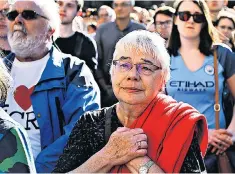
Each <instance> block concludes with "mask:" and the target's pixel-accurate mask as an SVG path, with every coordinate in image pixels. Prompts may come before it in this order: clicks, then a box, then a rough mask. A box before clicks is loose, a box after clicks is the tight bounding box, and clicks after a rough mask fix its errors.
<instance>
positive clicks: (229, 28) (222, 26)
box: [219, 25, 234, 31]
mask: <svg viewBox="0 0 235 174" xmlns="http://www.w3.org/2000/svg"><path fill="white" fill-rule="evenodd" d="M219 27H220V28H221V29H223V30H225V29H227V30H229V31H233V30H234V28H233V27H228V26H225V25H221V26H219Z"/></svg>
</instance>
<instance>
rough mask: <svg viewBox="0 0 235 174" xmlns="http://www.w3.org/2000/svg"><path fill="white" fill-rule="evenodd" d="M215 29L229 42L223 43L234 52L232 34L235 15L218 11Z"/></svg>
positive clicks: (234, 27)
mask: <svg viewBox="0 0 235 174" xmlns="http://www.w3.org/2000/svg"><path fill="white" fill-rule="evenodd" d="M216 28H217V29H218V30H219V31H220V32H221V33H222V34H223V35H224V36H225V37H227V38H228V39H229V40H228V41H227V42H224V43H225V44H227V45H228V46H229V47H230V48H231V49H232V51H233V52H235V46H234V37H233V32H234V29H235V15H232V14H231V13H229V12H227V11H220V13H219V15H218V19H217V21H216Z"/></svg>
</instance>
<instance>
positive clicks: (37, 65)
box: [4, 54, 49, 159]
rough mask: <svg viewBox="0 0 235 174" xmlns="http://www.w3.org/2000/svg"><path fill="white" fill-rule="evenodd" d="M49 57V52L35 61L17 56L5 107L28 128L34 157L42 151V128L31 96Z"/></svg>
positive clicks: (12, 116) (16, 119)
mask: <svg viewBox="0 0 235 174" xmlns="http://www.w3.org/2000/svg"><path fill="white" fill-rule="evenodd" d="M48 59H49V54H48V55H46V56H45V57H44V58H42V59H40V60H36V61H33V62H20V61H19V60H18V59H17V58H15V60H14V62H13V65H12V70H11V76H12V78H13V88H12V89H11V91H10V92H9V94H8V96H7V100H6V105H5V108H4V109H5V110H6V112H7V113H8V114H9V115H10V116H11V118H13V119H14V120H15V121H17V122H18V123H20V124H21V125H22V126H23V127H24V128H25V129H26V131H27V133H28V135H29V139H30V142H31V146H32V150H33V156H34V159H36V157H37V155H38V154H39V153H40V152H41V142H40V129H39V126H38V123H37V119H36V117H35V114H34V111H33V107H32V103H31V99H30V96H31V94H32V92H33V90H34V87H35V85H36V84H37V83H38V81H39V80H40V78H41V75H42V72H43V70H44V69H45V66H46V64H47V61H48Z"/></svg>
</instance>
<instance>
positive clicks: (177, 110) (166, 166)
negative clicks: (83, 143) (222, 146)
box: [110, 94, 208, 173]
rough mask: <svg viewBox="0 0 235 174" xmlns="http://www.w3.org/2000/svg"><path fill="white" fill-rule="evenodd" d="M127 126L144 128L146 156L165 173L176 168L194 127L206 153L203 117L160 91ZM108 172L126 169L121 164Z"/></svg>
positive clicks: (190, 107)
mask: <svg viewBox="0 0 235 174" xmlns="http://www.w3.org/2000/svg"><path fill="white" fill-rule="evenodd" d="M130 128H142V129H143V130H144V133H145V134H146V135H147V137H148V156H149V157H150V158H151V159H152V160H153V161H154V162H155V163H156V164H157V165H158V166H159V167H160V168H161V169H162V170H164V171H165V172H167V173H172V172H174V173H178V172H180V169H181V166H182V164H183V161H184V158H185V157H186V155H187V152H188V150H189V147H190V145H191V141H192V138H193V134H194V131H195V130H196V131H197V134H198V136H199V145H200V149H201V152H202V155H203V156H204V155H205V153H206V149H207V144H208V129H207V123H206V119H205V117H204V116H203V115H202V114H200V113H199V112H198V111H197V110H195V109H194V108H193V107H192V106H190V105H188V104H185V103H181V102H180V103H178V102H176V101H175V100H174V99H172V98H171V97H169V96H166V95H163V94H159V95H158V96H157V97H156V98H155V99H154V100H153V101H152V102H151V103H150V105H149V106H148V107H147V108H146V110H145V111H144V113H143V114H142V115H141V116H140V117H139V118H138V119H137V120H135V122H134V123H133V124H132V125H131V126H130ZM110 172H114V173H117V172H121V173H129V172H130V171H129V170H128V168H127V167H126V166H125V165H122V166H115V167H114V168H112V170H111V171H110Z"/></svg>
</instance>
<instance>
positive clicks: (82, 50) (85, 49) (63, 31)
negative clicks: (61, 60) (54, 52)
mask: <svg viewBox="0 0 235 174" xmlns="http://www.w3.org/2000/svg"><path fill="white" fill-rule="evenodd" d="M56 2H57V3H58V4H59V10H60V11H59V15H60V19H61V25H60V36H59V38H57V39H56V41H55V44H56V45H57V46H58V47H59V49H60V50H61V51H62V52H63V53H66V54H71V55H72V56H76V57H78V58H79V59H81V60H84V61H85V62H86V64H87V66H88V67H89V68H90V70H91V71H92V72H93V73H94V72H95V71H96V69H97V63H98V62H97V58H98V52H97V46H96V42H95V40H94V39H92V38H90V37H88V36H87V35H85V34H84V33H83V32H78V31H73V26H72V24H73V20H74V18H75V17H76V16H77V12H78V11H79V10H80V9H81V8H82V5H83V0H61V1H60V0H58V1H56ZM93 75H94V74H93Z"/></svg>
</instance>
